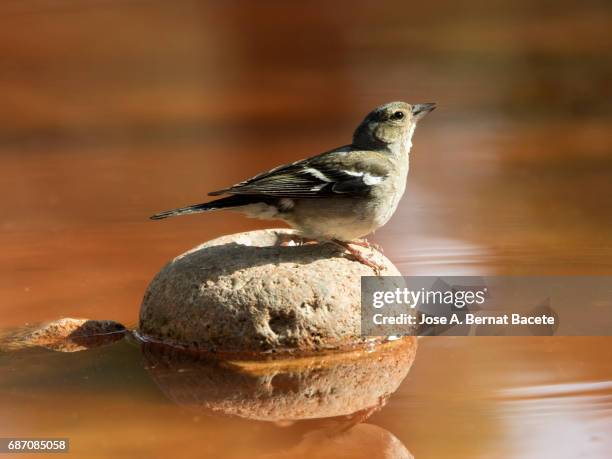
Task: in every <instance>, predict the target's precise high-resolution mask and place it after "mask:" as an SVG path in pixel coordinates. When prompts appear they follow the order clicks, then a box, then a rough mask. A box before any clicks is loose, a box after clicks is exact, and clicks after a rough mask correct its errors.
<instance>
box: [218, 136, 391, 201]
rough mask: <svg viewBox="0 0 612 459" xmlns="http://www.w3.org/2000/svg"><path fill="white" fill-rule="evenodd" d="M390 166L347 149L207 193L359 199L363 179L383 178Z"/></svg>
mask: <svg viewBox="0 0 612 459" xmlns="http://www.w3.org/2000/svg"><path fill="white" fill-rule="evenodd" d="M390 167H391V165H390V162H389V160H388V158H386V157H385V155H384V154H383V153H375V152H360V151H356V152H355V151H350V152H347V147H343V148H341V149H337V150H333V151H330V152H326V153H323V154H321V155H318V156H315V157H312V158H308V159H304V160H300V161H296V162H294V163H292V164H287V165H284V166H280V167H277V168H275V169H272V170H270V171H268V172H264V173H263V174H259V175H256V176H255V177H253V178H250V179H248V180H245V181H244V182H241V183H238V184H236V185H234V186H232V187H230V188H226V189H223V190H218V191H214V192H212V193H209V195H210V196H218V195H220V194H244V195H267V196H275V197H279V198H281V197H282V198H320V197H327V196H333V195H339V194H342V195H363V194H366V193H368V192H369V191H370V189H371V183H368V180H367V179H366V177H369V178H372V177H377V178H379V179H380V180H382V179H384V178H386V177H387V176H388V175H389V172H390Z"/></svg>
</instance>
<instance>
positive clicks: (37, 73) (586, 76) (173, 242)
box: [0, 0, 612, 458]
mask: <svg viewBox="0 0 612 459" xmlns="http://www.w3.org/2000/svg"><path fill="white" fill-rule="evenodd" d="M374 10H375V11H374ZM0 12H1V13H2V14H1V15H0V22H1V27H0V55H2V56H3V58H2V60H1V61H0V100H2V104H0V171H1V172H0V174H1V177H2V178H1V180H0V214H1V215H2V216H1V217H0V247H1V249H2V250H1V258H2V263H0V298H1V301H0V335H3V334H6V333H7V332H8V331H9V330H14V329H15V328H18V327H22V326H24V325H25V324H33V323H37V322H42V321H47V320H54V319H57V318H60V317H84V318H91V319H112V320H117V321H119V322H121V323H123V324H125V325H128V326H133V325H135V324H136V323H137V319H138V308H139V305H140V301H141V299H142V295H143V292H144V290H145V288H146V286H147V284H148V282H149V281H150V279H151V278H152V277H153V275H154V274H155V273H156V272H157V271H158V270H159V268H160V267H161V266H162V265H163V264H164V263H165V262H166V261H167V260H169V259H170V258H172V257H174V256H175V255H177V254H179V253H181V252H183V251H185V250H187V249H189V248H191V247H193V246H195V245H197V244H199V243H201V242H202V241H204V240H207V239H210V238H213V237H216V236H219V235H222V234H227V233H232V232H237V231H244V230H249V229H257V228H264V227H266V226H269V225H270V224H269V223H268V222H260V221H255V220H248V219H246V218H244V217H242V216H239V215H233V214H221V213H219V214H210V215H206V216H194V217H185V218H177V219H173V220H168V221H163V222H150V221H148V220H147V217H148V216H149V215H151V214H153V213H155V212H157V211H160V210H163V209H167V208H172V207H177V206H180V205H184V204H189V203H194V202H197V201H198V200H200V199H202V198H203V197H204V196H205V195H206V192H208V191H209V190H214V189H219V188H222V187H224V186H226V185H228V184H231V183H234V182H237V181H240V180H242V179H243V178H245V177H248V176H251V175H253V174H255V173H257V172H260V171H261V170H263V169H265V168H267V167H272V166H275V165H277V164H279V163H283V162H288V161H293V160H296V159H298V158H302V157H306V156H309V155H311V154H314V153H318V152H320V151H322V150H325V149H327V148H330V147H333V146H337V145H341V144H343V143H346V142H347V141H348V140H349V138H350V133H351V131H352V129H353V128H354V125H356V123H357V122H358V121H359V119H360V117H361V116H362V115H363V114H364V113H365V112H367V111H368V110H370V109H371V108H372V107H373V106H375V105H377V104H379V103H383V102H387V101H389V100H393V99H407V100H409V101H415V102H428V101H435V102H438V104H439V108H438V110H436V111H435V112H434V113H432V114H431V116H428V117H427V118H426V119H425V120H424V121H423V123H422V125H421V126H419V128H418V130H417V133H416V137H415V140H414V151H413V156H412V162H411V172H410V177H409V183H408V187H407V193H406V196H405V197H404V200H403V201H402V203H401V205H400V207H399V209H398V212H397V213H396V215H395V216H394V218H393V219H392V220H391V221H390V222H389V224H388V225H386V226H385V227H384V228H383V229H381V230H379V231H378V232H377V233H376V234H375V235H374V237H373V240H374V241H375V242H378V243H379V244H381V245H382V246H383V247H384V249H385V252H386V254H387V255H388V256H389V257H390V258H391V259H392V260H393V261H394V262H395V263H396V264H397V265H398V267H399V268H400V269H401V270H402V272H403V273H404V274H444V275H451V274H452V275H470V274H475V275H493V274H516V275H529V274H534V275H535V274H537V275H546V274H551V275H552V274H556V275H577V274H580V275H588V274H592V275H610V274H612V231H611V229H612V199H611V197H612V180H611V177H612V155H611V154H610V153H611V151H612V131H610V129H609V126H610V122H611V117H612V104H611V101H612V94H611V93H610V88H612V84H610V75H612V73H611V67H610V62H612V60H611V57H612V56H611V51H610V50H612V35H610V33H609V24H610V22H611V20H612V10H611V9H610V6H609V5H608V4H606V3H605V2H598V1H584V2H579V3H575V2H555V3H550V2H528V1H516V2H515V1H513V2H510V1H507V2H505V1H499V2H488V3H487V2H484V3H483V2H477V1H467V2H459V3H457V2H448V1H443V0H441V1H434V2H421V3H419V4H414V3H407V2H405V1H397V2H395V1H383V2H379V4H377V7H376V8H374V7H373V6H372V4H371V3H370V2H350V3H349V2H334V3H333V4H332V3H328V2H313V3H312V4H311V5H309V7H306V6H304V5H302V4H296V3H287V2H280V1H272V2H266V4H265V5H263V6H261V5H258V6H254V4H252V3H249V2H243V1H232V2H196V1H187V0H185V1H181V2H164V1H153V0H152V1H142V2H141V1H133V2H115V1H110V0H109V1H98V2H93V3H88V4H87V5H85V4H75V3H73V2H64V1H61V0H60V1H49V0H27V1H20V2H10V1H7V2H3V3H2V5H0ZM289 18H290V19H291V20H289ZM610 344H611V341H610V339H609V338H598V337H592V338H559V337H556V338H555V337H552V338H524V337H517V338H486V337H482V338H475V337H470V338H459V337H457V338H423V339H420V340H419V347H418V352H417V356H416V360H415V362H414V364H413V366H412V367H411V369H410V372H409V373H408V374H407V376H406V377H405V378H404V379H403V381H402V382H401V384H399V387H398V388H397V389H396V390H395V391H394V392H393V393H392V394H390V396H389V397H388V399H386V403H385V404H384V406H382V407H380V409H379V410H365V411H363V410H360V412H358V413H357V414H353V415H348V414H347V413H343V414H341V415H340V417H338V416H332V413H327V415H329V417H324V418H320V419H317V418H316V417H315V418H312V419H308V420H302V421H295V420H293V421H292V420H289V421H288V420H286V419H281V418H282V416H278V418H279V419H276V420H253V419H250V420H249V419H243V418H236V417H226V416H220V413H219V412H215V413H212V412H210V411H206V410H204V411H203V410H198V409H195V408H194V407H193V406H185V403H175V402H176V400H177V398H176V396H175V397H172V396H170V397H169V393H168V391H166V390H164V388H163V386H161V385H160V384H159V381H158V380H156V379H155V374H154V373H152V372H151V368H150V367H151V365H150V362H147V361H146V358H145V357H144V356H143V352H142V350H141V346H140V344H139V343H138V342H137V341H134V340H122V341H119V342H116V343H114V344H112V345H109V346H105V347H99V348H95V349H90V350H87V351H81V352H74V353H58V352H52V351H49V350H44V349H40V348H33V349H27V350H20V351H11V352H4V353H0V435H1V436H10V435H15V436H36V435H44V436H62V437H64V436H68V437H70V439H71V442H72V444H71V448H72V451H73V454H74V455H75V456H77V457H93V458H95V457H109V456H113V457H160V458H161V457H168V456H170V455H171V454H173V455H176V456H177V457H191V456H205V457H206V456H210V457H227V458H238V457H261V456H264V457H300V455H301V456H302V457H315V452H316V457H326V456H327V457H341V456H339V454H340V453H341V452H345V453H346V454H347V455H349V452H354V453H356V454H357V453H361V454H362V456H365V457H376V455H375V454H374V452H377V453H378V454H379V456H380V453H381V452H382V451H393V452H395V453H394V454H407V453H406V451H410V453H411V454H413V455H414V456H415V457H417V458H437V457H439V458H446V457H456V458H475V457H478V458H489V457H495V458H506V457H507V458H532V457H533V458H547V457H551V458H553V457H554V458H560V457H571V458H575V457H585V458H607V457H610V455H611V454H612V445H611V444H610V432H612V425H611V419H612V416H611V414H612V413H611V409H610V408H611V406H610V402H611V397H612V389H611V388H610V381H611V380H612V363H611V362H612V359H611V357H612V356H611V349H612V347H611V346H610ZM302 363H304V362H302ZM302 363H300V365H301V364H302ZM298 366H299V365H298ZM180 370H181V368H177V369H176V372H175V373H176V375H174V376H177V377H178V376H180V375H181V374H185V373H180ZM281 373H282V372H281ZM173 374H174V373H173V372H172V371H169V373H168V375H170V376H172V375H173ZM375 376H377V377H381V378H384V376H385V375H384V374H382V375H378V374H375ZM234 379H235V378H234V377H229V379H228V380H227V381H229V382H232V381H234ZM185 381H186V382H185V383H184V384H185V385H184V386H183V387H184V388H185V392H184V395H185V396H187V395H189V393H190V392H189V389H190V388H192V387H193V386H195V385H196V382H193V381H191V382H190V381H189V380H188V379H186V380H185ZM282 381H283V379H281V380H278V379H277V382H278V383H279V384H280V383H281V382H282ZM285 383H286V384H285ZM285 383H283V384H280V386H277V389H278V390H280V392H281V393H291V389H292V387H295V386H294V385H292V384H293V383H291V381H289V382H287V381H285ZM283 391H284V392H283ZM259 394H261V393H259ZM170 395H171V394H170ZM173 400H174V401H173ZM180 400H183V401H184V399H180ZM247 400H248V397H247ZM276 408H277V410H279V412H281V413H282V408H283V405H282V404H281V405H280V407H276ZM351 423H353V425H352V424H351ZM347 424H348V427H347ZM351 425H352V427H350V426H351ZM283 455H284V456H283ZM357 457H359V456H357Z"/></svg>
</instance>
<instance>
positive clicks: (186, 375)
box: [143, 337, 417, 424]
mask: <svg viewBox="0 0 612 459" xmlns="http://www.w3.org/2000/svg"><path fill="white" fill-rule="evenodd" d="M416 350H417V340H416V338H415V337H405V338H403V339H400V340H397V341H392V342H386V343H383V344H379V345H377V346H376V347H375V348H374V349H373V350H358V351H350V352H336V353H324V354H322V355H319V356H314V357H302V358H295V357H290V358H286V359H278V360H266V361H227V360H218V359H210V358H205V357H202V355H198V353H195V352H194V353H192V354H189V353H186V352H184V351H179V350H175V349H173V348H171V347H170V346H164V345H155V344H148V345H147V344H145V345H144V346H143V355H144V360H145V362H146V367H147V371H148V372H149V374H150V375H151V377H152V378H153V380H154V381H155V382H156V383H157V385H158V387H159V388H160V389H161V390H162V391H163V392H164V393H165V394H166V396H167V397H168V398H169V399H171V400H172V401H174V402H175V403H177V404H178V405H180V406H182V407H185V408H190V409H193V410H196V411H203V412H205V413H206V411H211V412H214V413H216V414H224V415H229V416H239V417H242V418H247V419H257V420H262V421H274V422H279V421H297V420H304V419H316V418H332V417H342V418H341V419H338V421H339V422H341V423H348V424H351V423H356V422H361V421H363V420H364V419H366V418H367V417H368V416H369V415H371V414H372V413H374V412H375V411H377V410H378V409H379V408H380V407H382V406H383V405H384V404H385V403H386V400H387V399H388V398H389V397H390V396H391V394H393V392H395V391H396V390H397V388H398V387H399V385H400V384H401V382H402V381H403V380H404V378H405V377H406V375H407V374H408V372H409V371H410V367H411V366H412V363H413V362H414V358H415V355H416Z"/></svg>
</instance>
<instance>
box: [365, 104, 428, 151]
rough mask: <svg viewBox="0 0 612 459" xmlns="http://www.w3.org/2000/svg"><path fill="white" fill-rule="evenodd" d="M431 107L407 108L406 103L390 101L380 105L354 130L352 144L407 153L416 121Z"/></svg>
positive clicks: (412, 106) (411, 106) (410, 106)
mask: <svg viewBox="0 0 612 459" xmlns="http://www.w3.org/2000/svg"><path fill="white" fill-rule="evenodd" d="M434 108H436V104H434V103H427V104H414V105H411V104H407V103H406V102H390V103H388V104H385V105H381V106H380V107H377V108H375V109H374V110H373V111H371V112H370V113H369V114H368V116H366V117H365V119H364V120H363V121H362V122H361V124H360V125H359V127H357V129H356V130H355V134H354V135H353V145H355V146H359V147H362V148H385V147H386V148H389V149H391V150H398V151H409V150H410V147H411V146H412V142H411V140H412V134H413V133H414V129H415V128H416V125H417V123H418V121H419V120H420V119H421V118H423V117H424V116H425V115H426V114H427V113H429V112H430V111H432V110H433V109H434ZM402 147H404V148H402Z"/></svg>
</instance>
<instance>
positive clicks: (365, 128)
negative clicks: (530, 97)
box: [151, 102, 436, 272]
mask: <svg viewBox="0 0 612 459" xmlns="http://www.w3.org/2000/svg"><path fill="white" fill-rule="evenodd" d="M435 107H436V104H434V103H426V104H414V105H410V104H407V103H405V102H390V103H388V104H385V105H381V106H380V107H377V108H376V109H374V110H373V111H372V112H370V113H369V114H368V115H367V116H366V117H365V118H364V120H363V121H362V122H361V124H359V126H358V127H357V129H356V130H355V133H354V134H353V141H352V143H351V144H350V145H345V146H342V147H339V148H335V149H333V150H330V151H327V152H325V153H321V154H319V155H317V156H313V157H311V158H307V159H302V160H299V161H296V162H293V163H291V164H286V165H283V166H279V167H276V168H274V169H272V170H269V171H268V172H264V173H262V174H259V175H256V176H255V177H253V178H250V179H248V180H245V181H243V182H240V183H238V184H236V185H233V186H231V187H229V188H224V189H222V190H218V191H213V192H211V193H208V195H209V196H219V195H228V196H226V197H223V198H220V199H216V200H214V201H210V202H206V203H203V204H195V205H192V206H187V207H181V208H179V209H173V210H167V211H165V212H160V213H158V214H155V215H153V216H152V217H151V219H153V220H159V219H162V218H167V217H174V216H177V215H187V214H193V213H198V212H207V211H210V210H220V209H229V210H236V211H239V212H242V213H244V214H246V215H248V216H250V217H255V218H262V219H277V220H283V221H285V222H287V223H288V224H289V225H291V226H292V227H293V228H295V229H296V230H297V232H298V234H299V235H300V237H302V238H303V239H302V240H314V241H320V242H324V241H325V242H327V241H331V242H334V243H335V244H337V245H340V246H342V247H343V248H344V249H346V250H347V251H348V252H349V253H350V254H351V255H352V256H353V257H354V258H355V259H356V260H358V261H359V262H361V263H364V264H366V265H368V266H370V267H372V268H373V269H374V270H375V271H376V272H378V270H379V269H380V266H379V265H377V264H376V263H374V262H373V261H372V260H370V259H369V258H366V257H364V256H363V255H361V252H360V251H359V250H358V249H356V248H355V247H353V246H361V247H370V244H369V243H368V242H367V241H366V240H362V239H360V238H363V237H364V236H366V235H368V234H370V233H372V232H373V231H374V230H376V229H377V228H380V227H381V226H383V225H384V224H385V223H387V221H388V220H389V219H390V218H391V216H392V215H393V213H394V212H395V209H396V208H397V205H398V203H399V201H400V199H401V197H402V195H403V194H404V190H405V188H406V178H407V176H408V168H409V156H410V155H409V153H410V149H411V148H412V135H413V134H414V130H415V128H416V126H417V123H418V122H419V120H420V119H421V118H423V116H425V115H426V114H427V113H429V112H430V111H432V110H433V109H434V108H435Z"/></svg>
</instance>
